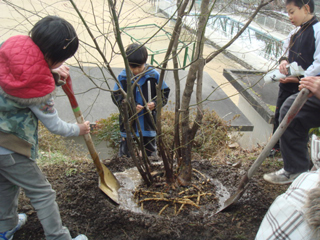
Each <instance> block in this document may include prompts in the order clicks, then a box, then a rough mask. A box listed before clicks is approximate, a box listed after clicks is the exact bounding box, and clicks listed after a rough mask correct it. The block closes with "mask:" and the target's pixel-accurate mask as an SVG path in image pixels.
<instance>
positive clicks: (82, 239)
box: [72, 234, 88, 240]
mask: <svg viewBox="0 0 320 240" xmlns="http://www.w3.org/2000/svg"><path fill="white" fill-rule="evenodd" d="M72 240H88V238H87V236H85V235H83V234H80V235H78V236H77V237H75V238H72Z"/></svg>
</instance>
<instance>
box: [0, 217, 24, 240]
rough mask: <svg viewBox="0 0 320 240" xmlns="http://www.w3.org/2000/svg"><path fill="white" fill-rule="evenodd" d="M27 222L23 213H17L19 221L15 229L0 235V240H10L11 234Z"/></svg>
mask: <svg viewBox="0 0 320 240" xmlns="http://www.w3.org/2000/svg"><path fill="white" fill-rule="evenodd" d="M26 222H27V215H26V214H25V213H19V221H18V224H17V226H16V227H15V228H13V229H11V230H10V231H6V232H3V233H0V239H1V240H12V239H13V234H15V233H16V231H18V230H19V229H20V228H21V227H22V226H23V225H25V224H26Z"/></svg>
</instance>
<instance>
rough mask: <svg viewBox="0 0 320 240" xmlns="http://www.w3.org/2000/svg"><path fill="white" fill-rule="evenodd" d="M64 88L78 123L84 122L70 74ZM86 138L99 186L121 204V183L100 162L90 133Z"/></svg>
mask: <svg viewBox="0 0 320 240" xmlns="http://www.w3.org/2000/svg"><path fill="white" fill-rule="evenodd" d="M62 89H63V91H64V92H65V94H66V95H67V96H68V98H69V101H70V104H71V107H72V110H73V113H74V115H75V117H76V119H77V123H80V124H81V123H84V119H83V116H82V113H81V111H80V108H79V106H78V102H77V100H76V98H75V96H74V92H73V89H72V82H71V78H70V76H69V77H68V78H67V79H66V83H65V84H64V85H62ZM84 140H85V142H86V145H87V147H88V150H89V152H90V155H91V158H92V159H93V162H94V164H95V166H96V168H97V172H98V174H99V188H100V189H101V190H102V191H103V192H104V193H105V194H106V195H107V196H108V197H110V198H111V199H112V200H113V201H114V202H115V203H117V204H119V198H118V189H119V188H120V184H119V182H118V180H117V179H116V178H115V176H114V175H113V174H112V172H111V171H110V170H109V169H108V168H107V167H106V166H105V165H104V164H102V163H101V162H100V159H99V156H98V154H97V151H96V149H95V147H94V144H93V141H92V139H91V136H90V134H89V133H87V134H85V135H84Z"/></svg>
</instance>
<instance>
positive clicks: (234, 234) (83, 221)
mask: <svg viewBox="0 0 320 240" xmlns="http://www.w3.org/2000/svg"><path fill="white" fill-rule="evenodd" d="M256 155H258V153H257V154H256ZM274 161H275V160H273V159H267V160H266V161H265V163H264V165H263V167H261V168H260V170H259V171H258V172H257V173H256V174H255V176H254V177H253V178H252V179H251V181H250V184H249V187H248V189H247V190H246V192H245V193H244V195H243V196H242V197H241V198H240V200H239V201H238V202H237V203H236V204H234V205H233V206H232V207H231V208H230V209H228V210H227V211H224V212H220V213H218V214H215V213H216V211H217V210H218V208H219V205H218V203H217V201H207V202H206V204H204V205H201V206H200V208H199V209H197V208H194V207H188V210H187V211H182V212H181V213H179V214H178V215H173V214H171V215H164V214H163V215H158V213H157V212H146V213H145V212H143V213H136V212H132V211H129V210H123V209H121V208H120V207H118V206H116V205H114V204H113V203H111V202H110V201H109V199H108V197H107V196H106V195H105V194H104V193H102V192H101V190H100V189H99V188H98V175H97V173H96V169H95V167H94V165H93V163H92V162H91V161H89V162H86V161H83V162H77V163H76V164H74V165H65V164H59V165H50V166H46V167H43V169H42V170H43V172H44V173H45V174H46V176H47V178H48V180H49V182H50V183H51V184H52V186H53V189H55V190H56V192H57V203H58V205H59V207H60V212H61V216H62V220H63V224H64V225H65V226H67V227H68V228H69V230H70V232H71V235H72V236H73V237H75V236H77V235H78V234H79V233H82V234H86V235H87V236H88V238H89V239H90V240H91V239H92V240H106V239H117V240H119V239H184V240H188V239H190V240H191V239H254V237H255V235H256V232H257V230H258V228H259V225H260V223H261V221H262V218H263V216H264V214H265V213H266V211H267V210H268V208H269V206H270V204H271V203H272V202H273V200H274V199H275V198H276V197H277V196H278V195H279V194H281V193H282V192H284V191H285V190H286V189H287V187H288V186H274V185H271V184H268V183H266V182H265V181H264V180H263V179H262V174H263V173H264V172H269V171H273V170H278V165H279V164H275V162H274ZM224 162H226V161H224ZM252 162H253V161H246V162H243V163H242V165H241V166H240V167H234V166H233V165H232V164H231V163H229V164H223V163H219V164H218V163H217V164H212V163H210V162H209V161H208V160H195V161H194V162H193V168H195V169H197V170H198V171H200V172H201V173H203V174H205V175H207V176H209V177H210V178H212V179H218V180H219V181H220V182H221V183H223V185H224V186H225V187H226V188H227V189H228V191H229V192H230V193H231V194H232V193H233V192H234V191H235V190H236V189H237V187H238V185H239V181H240V179H241V177H242V176H243V175H244V174H245V173H246V171H247V169H248V167H249V166H250V165H251V164H252ZM106 166H107V167H108V168H109V169H110V170H111V171H112V172H114V173H115V172H119V171H124V170H125V169H127V168H131V167H133V166H134V165H133V163H132V162H131V161H130V160H129V159H118V158H115V159H113V160H111V161H110V162H108V163H106ZM209 186H210V185H209ZM19 210H20V212H25V213H27V214H28V222H27V224H26V225H25V226H24V227H23V228H22V229H21V230H20V231H18V232H17V233H16V234H15V237H14V239H15V240H19V239H20V240H26V239H32V240H40V239H45V238H44V233H43V230H42V227H41V224H40V222H39V220H38V219H37V216H36V212H35V211H34V210H33V208H32V206H31V205H30V202H29V200H28V199H27V198H26V197H25V195H24V193H23V192H22V193H21V196H20V202H19Z"/></svg>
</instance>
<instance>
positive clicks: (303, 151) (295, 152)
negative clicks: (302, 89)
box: [280, 93, 320, 173]
mask: <svg viewBox="0 0 320 240" xmlns="http://www.w3.org/2000/svg"><path fill="white" fill-rule="evenodd" d="M297 95H298V93H296V94H294V95H292V96H291V97H289V98H288V99H287V100H286V101H285V102H284V103H283V106H282V108H281V110H280V120H282V119H283V118H284V116H285V114H286V113H287V112H288V110H289V108H290V106H291V105H292V103H293V101H294V100H295V98H296V97H297ZM319 126H320V100H319V99H318V98H316V97H314V96H313V97H311V98H309V99H308V100H307V102H306V103H305V104H304V105H303V107H302V108H301V110H300V111H299V113H298V114H297V115H296V116H295V117H294V119H293V120H292V122H291V123H290V125H289V127H288V128H287V129H286V131H285V132H284V133H283V135H282V136H281V138H280V145H281V155H282V157H283V162H284V169H285V170H286V171H288V172H291V173H300V172H305V171H308V170H309V167H310V159H309V153H308V141H309V130H310V128H315V127H319Z"/></svg>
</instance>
